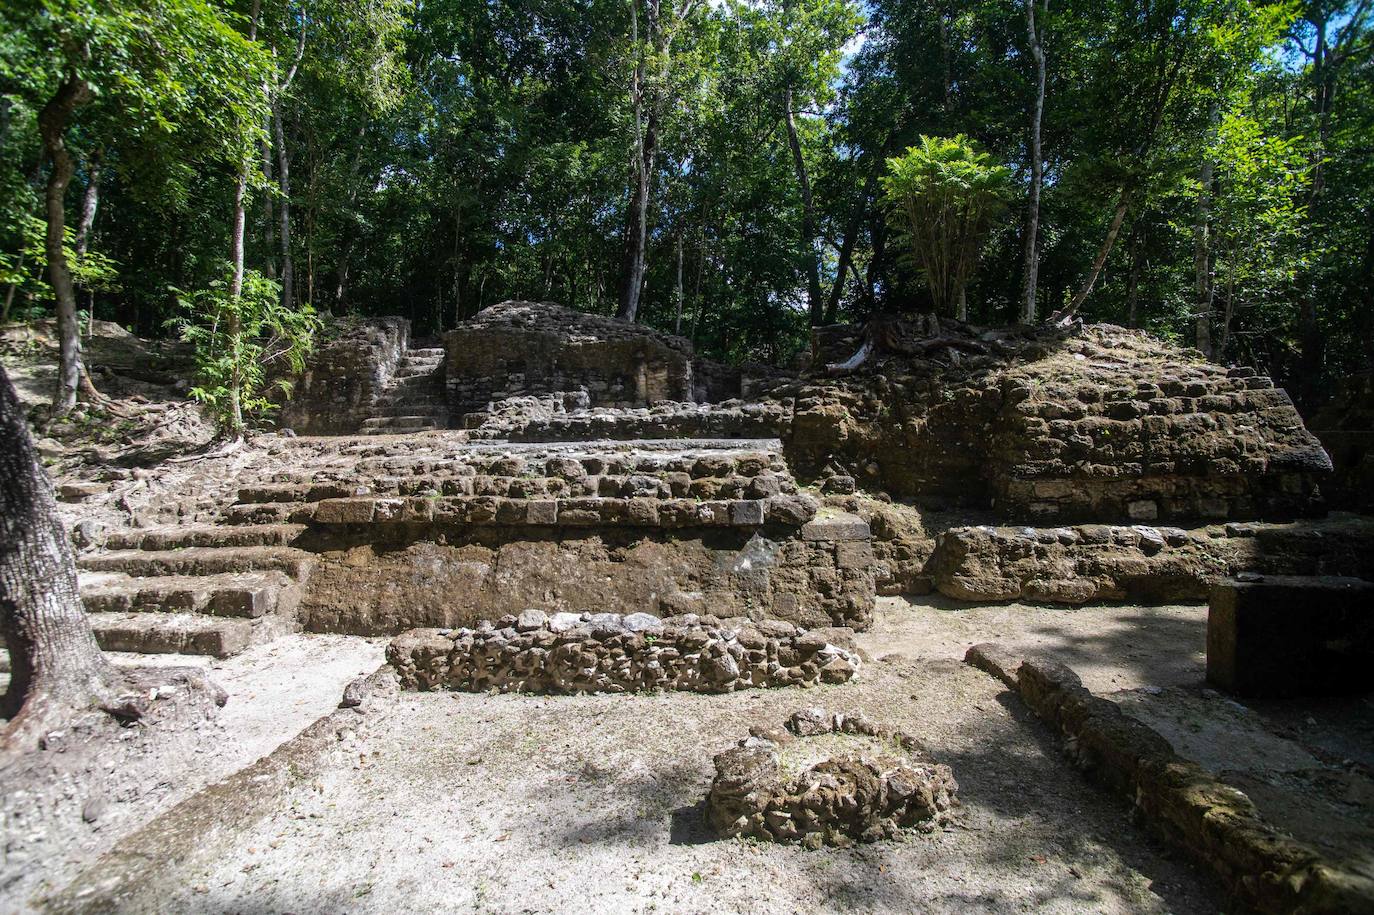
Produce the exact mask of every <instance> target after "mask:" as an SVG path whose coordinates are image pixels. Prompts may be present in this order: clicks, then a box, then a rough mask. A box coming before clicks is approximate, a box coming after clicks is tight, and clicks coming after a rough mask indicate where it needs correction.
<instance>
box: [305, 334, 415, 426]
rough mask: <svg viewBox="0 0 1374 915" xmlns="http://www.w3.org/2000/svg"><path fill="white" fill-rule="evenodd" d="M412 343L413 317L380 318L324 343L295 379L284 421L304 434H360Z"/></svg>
mask: <svg viewBox="0 0 1374 915" xmlns="http://www.w3.org/2000/svg"><path fill="white" fill-rule="evenodd" d="M409 344H410V322H409V321H407V320H406V319H404V318H374V319H370V320H368V321H367V322H366V323H365V324H362V325H360V326H359V327H357V328H354V329H353V330H350V331H349V332H347V333H345V334H344V335H342V336H341V337H339V338H338V339H336V340H333V341H331V342H329V343H327V344H325V345H324V346H322V347H320V348H319V349H318V350H316V351H315V353H314V354H313V355H311V357H310V359H309V360H308V362H307V363H306V367H305V371H304V372H303V373H301V375H300V377H298V378H296V379H295V380H294V385H293V388H292V391H291V396H290V398H289V399H288V400H287V401H286V403H285V404H284V405H283V406H282V410H281V415H280V417H279V419H278V425H279V426H282V427H285V428H290V429H292V430H294V431H295V432H296V433H297V434H299V435H346V434H348V433H351V432H356V431H357V430H358V428H359V427H360V426H361V425H362V423H363V421H364V420H365V419H367V418H368V417H370V416H372V415H373V413H374V411H375V405H376V402H377V398H378V397H379V396H380V395H381V393H382V390H383V389H384V388H385V387H386V384H387V382H388V381H389V380H390V379H391V375H392V373H393V372H394V371H395V370H396V365H397V363H399V362H400V361H401V357H402V356H403V355H405V351H406V347H407V346H408V345H409Z"/></svg>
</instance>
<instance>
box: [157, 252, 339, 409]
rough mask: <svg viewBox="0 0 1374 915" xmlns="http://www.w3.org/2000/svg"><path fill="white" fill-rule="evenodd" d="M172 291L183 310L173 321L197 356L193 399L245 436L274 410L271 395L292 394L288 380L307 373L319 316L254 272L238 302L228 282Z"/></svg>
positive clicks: (246, 280)
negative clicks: (285, 301) (288, 302)
mask: <svg viewBox="0 0 1374 915" xmlns="http://www.w3.org/2000/svg"><path fill="white" fill-rule="evenodd" d="M173 293H174V294H175V295H176V297H177V302H178V305H179V306H180V308H181V312H182V313H181V315H179V316H178V317H175V318H173V319H171V320H170V321H169V322H168V324H169V326H170V327H172V328H173V329H175V330H176V331H177V333H178V334H179V335H180V337H181V339H182V340H184V341H185V342H187V343H190V344H191V345H192V346H194V347H195V351H196V372H197V376H198V378H197V380H198V384H197V385H196V387H194V388H192V389H191V396H192V397H194V398H195V399H196V400H198V401H200V402H201V403H203V404H205V405H206V406H207V407H208V408H209V409H210V412H211V414H212V415H213V416H214V417H215V420H216V422H217V423H218V424H219V426H220V428H221V429H222V430H223V431H224V432H226V433H228V434H231V435H240V434H242V433H243V431H244V429H245V427H246V425H247V424H248V422H250V421H255V420H256V421H261V420H263V419H265V418H266V417H267V415H268V414H269V413H271V412H272V411H273V410H275V409H276V406H275V404H274V403H273V402H272V399H271V397H270V396H269V395H270V394H271V393H272V392H273V390H274V389H275V390H277V391H280V392H281V393H282V394H286V395H289V394H290V393H291V382H290V377H289V376H290V375H295V374H299V373H300V372H301V371H302V370H303V369H304V368H305V358H306V356H308V355H309V353H310V351H311V348H312V347H313V345H314V340H315V335H316V334H317V333H319V331H320V328H321V322H320V319H319V317H318V316H317V315H316V314H315V310H314V309H313V308H311V307H310V306H309V305H306V306H303V307H302V308H300V309H295V308H288V307H286V306H284V305H282V302H281V287H280V285H278V284H277V283H276V282H274V281H272V280H269V279H267V278H266V277H264V276H262V275H261V274H259V273H257V272H256V271H249V272H248V273H247V274H245V276H244V282H243V292H242V294H241V295H239V296H237V297H235V296H232V295H230V294H229V284H228V282H227V281H216V282H213V283H211V284H210V285H209V286H208V287H207V288H205V289H201V290H197V291H196V292H193V293H186V292H183V291H181V290H173Z"/></svg>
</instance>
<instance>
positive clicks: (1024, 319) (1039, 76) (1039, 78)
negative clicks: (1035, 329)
mask: <svg viewBox="0 0 1374 915" xmlns="http://www.w3.org/2000/svg"><path fill="white" fill-rule="evenodd" d="M1044 4H1045V5H1044V7H1043V11H1044V12H1046V13H1047V12H1049V7H1050V2H1049V0H1044ZM1026 30H1027V34H1028V36H1029V40H1030V49H1031V57H1033V58H1034V59H1035V107H1034V109H1032V114H1031V125H1030V163H1031V184H1030V192H1029V194H1028V197H1027V201H1026V210H1027V213H1026V261H1025V268H1024V273H1025V285H1024V288H1023V292H1022V298H1021V323H1022V324H1034V323H1035V298H1036V287H1037V286H1038V285H1039V282H1040V248H1039V235H1040V186H1041V185H1042V184H1043V183H1044V177H1045V161H1044V156H1043V155H1042V154H1041V150H1040V122H1041V119H1042V115H1043V114H1044V111H1045V49H1044V45H1043V44H1042V43H1041V41H1040V31H1039V30H1038V29H1037V28H1036V25H1035V0H1026Z"/></svg>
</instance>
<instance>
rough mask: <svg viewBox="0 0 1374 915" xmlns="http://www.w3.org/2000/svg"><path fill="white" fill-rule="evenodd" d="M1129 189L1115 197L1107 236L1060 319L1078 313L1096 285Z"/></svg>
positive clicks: (1127, 205)
mask: <svg viewBox="0 0 1374 915" xmlns="http://www.w3.org/2000/svg"><path fill="white" fill-rule="evenodd" d="M1130 205H1131V195H1130V191H1129V190H1128V189H1127V188H1125V187H1122V188H1121V190H1120V191H1119V192H1118V193H1117V197H1116V211H1115V212H1114V213H1112V222H1111V225H1110V226H1108V227H1107V237H1106V239H1104V240H1103V242H1102V247H1101V248H1100V249H1098V252H1097V257H1095V258H1093V265H1092V268H1091V269H1090V270H1089V271H1088V276H1087V278H1086V279H1085V280H1084V281H1083V286H1082V288H1081V289H1079V290H1078V292H1077V294H1075V295H1074V297H1073V301H1071V302H1070V303H1069V307H1068V308H1066V309H1064V311H1063V312H1062V313H1061V314H1060V315H1059V318H1060V319H1061V320H1063V319H1065V318H1071V317H1073V316H1074V315H1075V314H1077V313H1078V309H1079V307H1080V306H1081V305H1082V304H1083V302H1084V301H1085V300H1086V299H1087V298H1088V296H1089V295H1091V294H1092V291H1093V286H1095V285H1097V277H1098V274H1100V273H1101V272H1102V265H1103V264H1105V263H1107V256H1108V255H1110V254H1111V253H1112V247H1113V246H1114V245H1115V244H1116V236H1117V233H1119V232H1120V231H1121V223H1122V222H1123V221H1125V219H1126V211H1127V210H1128V209H1130Z"/></svg>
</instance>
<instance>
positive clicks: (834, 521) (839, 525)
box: [801, 512, 873, 541]
mask: <svg viewBox="0 0 1374 915" xmlns="http://www.w3.org/2000/svg"><path fill="white" fill-rule="evenodd" d="M801 535H802V539H803V540H813V541H814V540H829V541H843V540H869V539H871V538H872V536H873V535H872V532H871V531H870V530H869V527H868V522H867V521H865V520H863V519H862V518H860V517H859V516H858V515H851V514H848V513H845V512H841V513H838V514H834V515H829V516H827V517H824V518H815V519H813V520H811V521H808V522H807V523H806V524H804V525H802V529H801Z"/></svg>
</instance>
